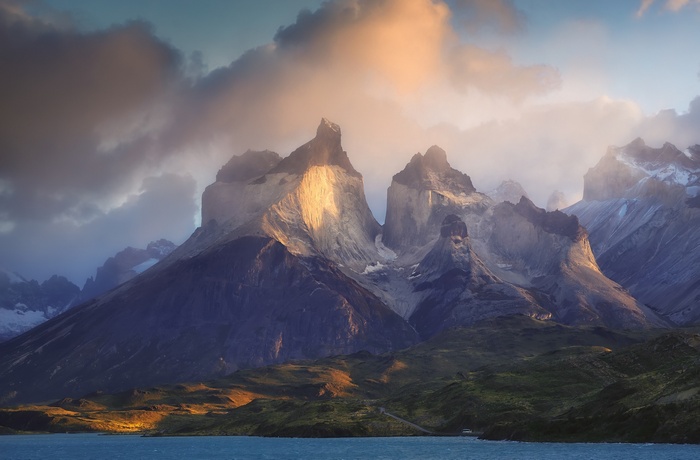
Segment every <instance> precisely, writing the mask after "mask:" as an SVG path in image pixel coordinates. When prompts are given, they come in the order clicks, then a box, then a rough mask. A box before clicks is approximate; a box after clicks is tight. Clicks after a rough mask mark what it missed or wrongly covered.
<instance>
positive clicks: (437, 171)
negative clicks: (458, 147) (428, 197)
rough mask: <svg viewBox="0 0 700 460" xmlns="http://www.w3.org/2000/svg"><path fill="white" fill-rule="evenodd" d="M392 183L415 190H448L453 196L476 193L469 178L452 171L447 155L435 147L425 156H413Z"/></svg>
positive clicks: (461, 173) (418, 154) (417, 154)
mask: <svg viewBox="0 0 700 460" xmlns="http://www.w3.org/2000/svg"><path fill="white" fill-rule="evenodd" d="M393 181H394V182H397V183H399V184H403V185H406V186H409V187H411V188H415V189H423V190H436V191H439V190H448V191H450V192H452V193H455V194H459V193H465V194H470V193H474V192H475V191H476V189H475V188H474V185H473V184H472V180H471V178H470V177H469V176H468V175H466V174H464V173H463V172H460V171H458V170H456V169H454V168H453V167H452V166H451V165H450V163H449V162H448V161H447V153H446V152H445V151H444V150H443V149H441V148H440V147H438V146H437V145H433V146H432V147H430V148H429V149H428V150H427V151H426V152H425V155H421V154H420V153H416V154H415V155H413V157H412V158H411V161H409V163H408V164H407V165H406V167H405V168H404V169H403V170H402V171H401V172H399V173H398V174H396V175H394V177H393Z"/></svg>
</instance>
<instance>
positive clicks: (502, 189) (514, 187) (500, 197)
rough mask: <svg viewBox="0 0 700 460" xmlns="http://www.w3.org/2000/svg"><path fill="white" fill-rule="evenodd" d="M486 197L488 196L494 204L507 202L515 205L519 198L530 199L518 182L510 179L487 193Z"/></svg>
mask: <svg viewBox="0 0 700 460" xmlns="http://www.w3.org/2000/svg"><path fill="white" fill-rule="evenodd" d="M486 195H488V196H489V197H490V198H491V199H492V200H493V201H495V202H496V203H502V202H504V201H509V202H511V203H513V204H515V203H517V202H518V201H520V197H522V196H524V197H526V198H530V196H529V195H528V194H527V192H526V191H525V189H524V188H523V186H522V185H521V184H520V182H517V181H514V180H512V179H508V180H504V181H503V182H501V183H500V185H499V186H498V187H496V188H495V189H493V190H491V191H490V192H487V193H486Z"/></svg>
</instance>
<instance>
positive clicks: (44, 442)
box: [0, 434, 700, 460]
mask: <svg viewBox="0 0 700 460" xmlns="http://www.w3.org/2000/svg"><path fill="white" fill-rule="evenodd" d="M146 458H158V459H270V460H283V459H347V460H351V459H367V458H369V459H403V460H411V459H538V460H541V459H598V458H600V459H606V460H615V459H640V460H644V459H649V460H671V459H673V460H684V459H688V460H690V459H693V460H696V459H700V446H698V445H668V444H555V443H520V442H496V441H480V440H477V439H474V438H441V437H416V438H342V439H296V438H291V439H290V438H254V437H235V436H232V437H224V436H212V437H181V438H143V437H139V436H109V435H97V434H52V435H26V436H0V459H2V460H20V459H23V460H24V459H26V460H29V459H41V460H44V459H146Z"/></svg>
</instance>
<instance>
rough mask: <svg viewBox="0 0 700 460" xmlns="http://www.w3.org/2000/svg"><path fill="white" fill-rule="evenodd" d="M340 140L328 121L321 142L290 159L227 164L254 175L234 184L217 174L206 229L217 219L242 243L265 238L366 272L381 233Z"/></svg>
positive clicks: (268, 156) (205, 208)
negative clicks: (245, 237)
mask: <svg viewBox="0 0 700 460" xmlns="http://www.w3.org/2000/svg"><path fill="white" fill-rule="evenodd" d="M340 141H341V130H340V127H339V126H338V125H336V124H334V123H331V122H329V121H328V120H326V119H323V120H322V121H321V124H320V125H319V127H318V129H317V132H316V137H315V138H314V139H312V140H311V141H309V142H308V143H306V144H304V145H303V146H301V147H299V148H298V149H296V150H295V151H294V152H292V153H291V154H290V155H289V156H288V157H286V158H284V159H279V157H278V156H277V155H276V154H274V153H272V152H263V153H262V155H263V159H260V158H259V156H260V155H261V154H260V153H257V152H250V153H247V154H245V155H243V156H242V157H234V159H232V160H231V162H229V164H230V163H235V164H236V165H237V166H238V167H239V168H240V169H243V170H245V171H247V172H248V173H247V174H239V175H238V176H237V177H236V180H234V181H228V182H227V181H224V180H223V178H222V177H220V176H224V174H222V172H220V173H219V175H218V176H217V182H215V183H214V184H212V185H210V186H209V187H207V189H206V190H205V192H204V196H203V198H202V222H203V223H205V224H207V223H209V222H211V221H212V220H214V221H216V222H217V224H218V225H223V226H224V227H225V228H226V232H232V231H233V232H235V234H236V235H239V236H240V235H243V234H264V235H267V236H270V237H272V238H274V239H276V240H277V241H280V242H281V243H282V244H284V245H285V246H286V247H287V248H288V249H289V250H290V251H292V252H293V253H295V254H299V255H311V254H319V255H322V256H324V257H328V258H330V259H331V260H333V261H335V262H337V263H340V264H343V265H347V266H350V267H352V268H354V269H359V270H362V269H363V268H364V267H365V266H366V265H367V263H369V262H370V261H372V260H376V258H377V257H376V248H375V244H374V240H375V237H376V236H377V235H378V234H379V233H380V226H379V224H378V223H377V221H376V220H375V219H374V216H373V215H372V213H371V211H370V209H369V206H368V205H367V201H366V199H365V193H364V183H363V181H362V175H360V174H359V173H358V172H357V171H356V170H355V169H354V168H353V166H352V164H351V163H350V160H349V159H348V156H347V154H346V152H345V151H343V148H342V145H341V142H340ZM258 166H261V167H258ZM262 166H270V168H269V169H267V170H265V171H262V169H263V168H262ZM222 171H223V170H222Z"/></svg>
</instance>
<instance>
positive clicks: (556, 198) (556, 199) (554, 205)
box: [547, 190, 569, 211]
mask: <svg viewBox="0 0 700 460" xmlns="http://www.w3.org/2000/svg"><path fill="white" fill-rule="evenodd" d="M568 205H569V203H568V201H567V200H566V195H564V192H562V191H560V190H555V191H553V192H552V194H551V195H549V198H547V211H558V210H560V209H564V208H566V207H567V206H568Z"/></svg>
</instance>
